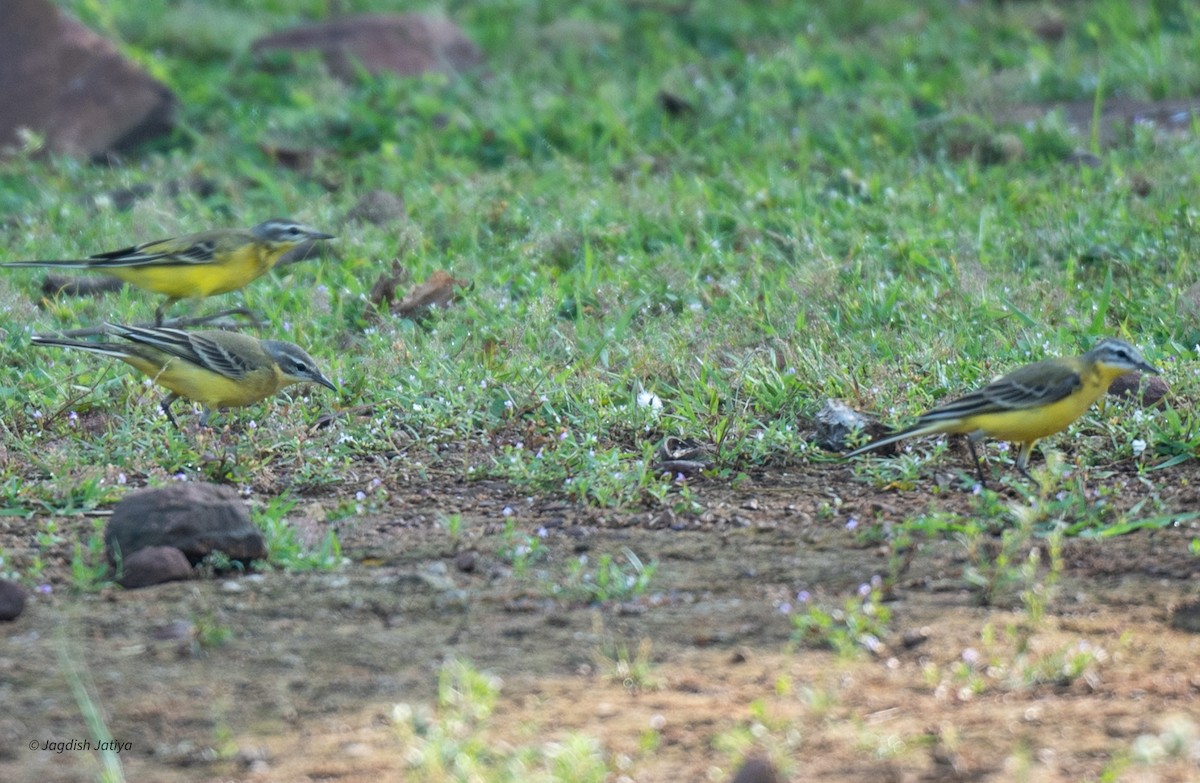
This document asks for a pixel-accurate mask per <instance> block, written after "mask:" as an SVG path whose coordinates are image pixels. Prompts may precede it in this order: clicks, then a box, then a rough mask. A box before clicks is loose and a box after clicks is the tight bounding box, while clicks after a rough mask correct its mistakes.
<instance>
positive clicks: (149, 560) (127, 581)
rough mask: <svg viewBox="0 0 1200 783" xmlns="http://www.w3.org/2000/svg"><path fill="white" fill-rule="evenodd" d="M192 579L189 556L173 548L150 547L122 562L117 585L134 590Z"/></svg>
mask: <svg viewBox="0 0 1200 783" xmlns="http://www.w3.org/2000/svg"><path fill="white" fill-rule="evenodd" d="M191 578H192V564H191V563H189V562H188V559H187V555H185V554H183V552H181V551H179V550H178V549H176V548H175V547H173V546H148V547H146V548H145V549H139V550H138V551H136V552H134V553H133V554H132V555H130V556H129V557H127V558H125V559H124V560H123V561H122V562H121V575H120V577H119V578H118V579H117V584H119V585H121V586H122V587H128V588H130V589H133V588H135V587H149V586H150V585H157V584H162V583H163V582H179V581H183V580H185V579H191Z"/></svg>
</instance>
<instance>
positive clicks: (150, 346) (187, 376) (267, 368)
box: [33, 324, 337, 428]
mask: <svg viewBox="0 0 1200 783" xmlns="http://www.w3.org/2000/svg"><path fill="white" fill-rule="evenodd" d="M105 327H106V328H107V329H108V330H109V331H111V332H113V333H115V334H117V335H119V336H120V337H124V338H125V339H126V340H129V341H130V344H129V345H125V344H124V343H98V342H84V341H80V340H67V339H63V338H59V337H48V336H44V335H37V334H35V335H34V336H33V342H34V344H36V345H61V346H64V347H66V348H79V349H80V350H84V351H90V352H92V353H99V354H104V355H105V356H115V357H116V358H118V359H120V360H121V361H123V362H125V363H126V364H129V365H132V366H134V367H136V368H137V369H139V370H141V371H142V372H144V373H145V374H146V375H149V376H150V378H151V380H153V381H154V382H155V383H157V384H159V385H160V386H165V387H166V388H167V389H170V390H171V393H170V394H169V395H167V397H166V399H164V400H163V402H162V409H163V412H164V413H166V414H167V418H168V419H170V421H171V423H172V424H174V425H175V427H176V428H178V427H179V425H178V424H177V423H176V421H175V417H174V416H173V415H172V414H171V403H172V402H174V401H175V400H176V399H178V398H179V397H186V398H187V399H189V400H195V401H196V402H198V403H200V404H201V405H203V406H204V408H205V410H204V413H203V414H202V415H201V417H200V424H201V425H207V424H208V414H209V413H210V412H211V411H212V410H215V409H217V408H236V407H241V406H244V405H251V404H253V403H256V402H258V401H259V400H263V399H266V398H267V397H270V396H271V395H273V394H275V393H276V392H278V391H279V390H280V389H282V388H284V387H285V386H289V385H291V384H293V383H302V382H305V381H308V382H311V383H319V384H321V385H322V386H324V387H326V388H328V389H332V390H333V391H335V392H336V391H337V387H336V386H334V385H333V383H331V382H330V381H329V380H328V379H327V378H326V377H325V376H324V375H322V374H321V371H320V370H319V369H317V365H316V363H315V362H313V360H312V357H311V356H309V355H308V354H307V353H305V352H304V350H303V349H302V348H300V347H299V346H297V345H293V344H292V343H287V342H282V341H280V340H259V339H257V338H255V337H250V336H249V335H245V334H238V333H236V332H223V331H220V330H211V331H208V330H206V331H197V332H185V331H182V330H180V329H162V328H160V329H149V328H145V327H141V326H116V325H113V324H105Z"/></svg>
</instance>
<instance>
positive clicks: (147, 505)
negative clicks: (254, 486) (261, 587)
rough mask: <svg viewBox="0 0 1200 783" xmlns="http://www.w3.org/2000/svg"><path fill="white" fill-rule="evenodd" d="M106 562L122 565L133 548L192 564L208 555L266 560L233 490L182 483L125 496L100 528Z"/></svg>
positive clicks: (258, 535) (259, 535)
mask: <svg viewBox="0 0 1200 783" xmlns="http://www.w3.org/2000/svg"><path fill="white" fill-rule="evenodd" d="M104 543H105V545H106V546H107V548H108V558H109V561H110V562H113V563H114V564H115V562H116V560H117V556H118V553H119V556H120V559H122V560H125V561H126V562H128V560H129V558H130V557H131V556H132V555H133V554H134V553H135V552H137V551H138V550H141V549H145V548H147V547H153V546H170V547H175V548H176V549H178V550H180V551H181V552H183V554H184V555H185V556H186V557H187V559H188V561H189V562H191V563H192V564H193V565H194V564H196V563H198V562H200V561H201V560H203V559H204V558H205V557H207V556H208V555H210V554H212V553H213V552H221V553H224V554H225V555H226V556H228V557H229V558H230V559H231V560H237V561H239V562H242V563H249V562H250V561H252V560H262V559H265V558H266V556H267V545H266V542H265V541H264V540H263V536H262V533H261V532H260V531H259V529H258V528H257V527H255V526H254V523H253V522H251V521H250V512H249V511H247V510H246V504H245V503H244V502H242V499H241V498H240V497H238V494H237V492H235V491H233V490H232V489H230V488H229V487H223V486H220V485H218V484H205V483H184V484H175V485H173V486H169V487H162V488H160V489H147V490H144V491H142V492H136V493H134V494H132V495H129V496H128V497H126V498H125V499H124V500H122V501H121V502H120V503H118V504H117V507H116V508H115V509H113V514H112V517H111V518H110V519H109V521H108V526H107V527H106V528H105V529H104Z"/></svg>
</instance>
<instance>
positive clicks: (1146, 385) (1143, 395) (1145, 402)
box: [1108, 372, 1171, 408]
mask: <svg viewBox="0 0 1200 783" xmlns="http://www.w3.org/2000/svg"><path fill="white" fill-rule="evenodd" d="M1170 390H1171V387H1170V386H1168V385H1167V382H1166V381H1164V380H1163V379H1162V378H1160V377H1158V376H1157V375H1142V374H1141V373H1136V372H1134V373H1129V374H1128V375H1122V376H1121V377H1120V378H1117V379H1116V380H1115V381H1113V382H1112V385H1111V386H1109V387H1108V393H1109V394H1111V395H1113V396H1114V397H1121V398H1122V399H1132V400H1135V401H1137V402H1138V403H1139V404H1140V405H1142V407H1144V408H1151V407H1154V406H1155V405H1158V404H1159V403H1160V402H1162V400H1163V397H1166V396H1167V392H1168V391H1170ZM1139 392H1140V394H1139Z"/></svg>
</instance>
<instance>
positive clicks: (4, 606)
mask: <svg viewBox="0 0 1200 783" xmlns="http://www.w3.org/2000/svg"><path fill="white" fill-rule="evenodd" d="M23 611H25V588H23V587H21V586H20V585H19V584H17V583H16V582H12V581H9V580H8V579H0V622H3V623H8V622H12V621H13V620H15V619H17V618H18V617H20V616H21V612H23Z"/></svg>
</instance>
